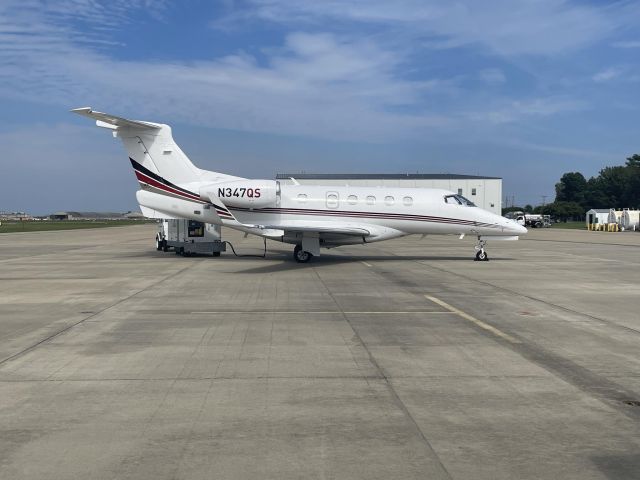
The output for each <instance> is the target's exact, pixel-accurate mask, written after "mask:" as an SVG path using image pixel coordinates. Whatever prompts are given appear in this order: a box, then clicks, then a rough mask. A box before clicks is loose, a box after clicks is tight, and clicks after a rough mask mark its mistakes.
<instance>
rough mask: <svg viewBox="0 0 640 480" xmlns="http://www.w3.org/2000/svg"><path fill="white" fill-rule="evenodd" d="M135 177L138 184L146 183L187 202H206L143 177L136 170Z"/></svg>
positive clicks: (145, 176)
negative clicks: (186, 199) (183, 198)
mask: <svg viewBox="0 0 640 480" xmlns="http://www.w3.org/2000/svg"><path fill="white" fill-rule="evenodd" d="M136 177H137V178H138V180H139V181H140V182H143V183H146V184H148V185H152V186H154V187H156V188H159V189H160V190H165V191H167V192H170V193H173V194H174V195H179V196H181V197H185V198H188V199H189V200H193V201H196V202H199V203H206V202H203V201H202V200H201V199H200V198H199V197H196V196H195V195H192V194H187V193H184V192H181V191H180V190H176V189H175V188H171V187H169V186H167V185H165V184H164V183H161V182H159V181H157V180H156V179H154V178H151V177H149V176H148V175H145V174H144V173H142V172H139V171H137V170H136Z"/></svg>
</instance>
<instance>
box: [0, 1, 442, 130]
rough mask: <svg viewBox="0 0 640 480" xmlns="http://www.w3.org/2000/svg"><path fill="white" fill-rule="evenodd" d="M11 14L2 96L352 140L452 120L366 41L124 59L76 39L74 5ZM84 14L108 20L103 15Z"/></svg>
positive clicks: (308, 37)
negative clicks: (262, 57) (427, 106)
mask: <svg viewBox="0 0 640 480" xmlns="http://www.w3.org/2000/svg"><path fill="white" fill-rule="evenodd" d="M80 3H82V4H84V3H85V2H80ZM7 10H9V9H5V10H4V11H3V12H1V13H3V14H4V16H5V20H6V22H0V36H4V38H5V40H6V48H3V49H2V50H1V51H0V95H4V96H6V97H11V98H14V99H15V98H19V99H22V100H24V101H30V102H44V103H52V104H57V105H61V106H64V107H65V108H69V107H73V106H78V105H92V106H93V107H94V108H97V109H112V110H115V111H116V112H122V113H127V114H129V115H133V116H136V117H141V116H150V119H152V120H153V119H157V120H163V119H166V120H169V118H171V119H172V121H185V122H190V123H195V124H202V125H206V126H213V127H222V128H230V129H238V130H249V131H262V132H274V133H283V132H285V133H288V134H300V135H314V136H323V137H331V138H345V139H363V138H364V139H382V138H389V137H398V136H405V135H416V134H417V133H418V132H420V131H421V130H423V129H424V128H426V127H437V126H440V125H446V124H447V123H448V122H449V119H447V118H446V117H445V116H441V115H437V114H433V113H425V112H420V111H418V109H416V108H415V107H414V105H416V104H420V103H421V100H422V99H423V97H424V96H425V95H429V94H430V93H431V92H432V91H433V90H434V89H437V88H438V87H439V85H440V84H439V83H438V82H437V81H434V80H432V81H420V80H411V81H410V80H404V79H401V78H399V76H398V75H397V74H396V69H397V68H398V66H399V65H400V64H401V62H402V61H403V58H402V57H401V56H399V55H398V54H397V52H391V51H387V50H385V49H384V48H381V47H380V46H379V45H377V44H375V43H372V42H370V41H367V40H357V39H351V38H345V37H341V36H337V35H332V34H323V33H321V34H307V33H291V34H289V35H287V36H286V39H285V43H284V45H282V46H281V47H280V48H277V49H272V50H271V51H269V52H267V60H266V63H264V62H263V63H259V62H258V61H257V60H256V59H255V58H254V57H252V56H251V55H248V54H233V55H227V56H223V57H219V58H217V59H214V60H209V61H199V62H179V61H176V62H170V63H169V62H166V63H161V62H143V61H123V60H117V59H114V58H111V57H109V56H107V55H105V54H103V53H100V50H99V49H96V48H90V47H89V46H87V45H86V44H78V43H77V42H73V41H70V40H69V38H70V37H73V36H74V35H75V34H76V33H77V32H74V30H73V29H72V28H71V27H70V26H69V24H70V22H67V21H66V17H65V15H67V14H69V13H68V12H69V10H68V9H64V10H63V13H60V14H59V16H62V17H65V21H63V22H56V21H53V20H52V18H57V17H56V15H58V13H57V14H56V15H53V16H52V14H51V12H49V11H46V10H38V9H36V8H31V9H29V8H20V9H19V12H18V14H11V15H10V14H8V12H7ZM9 13H11V12H9ZM85 17H86V18H91V21H95V22H99V21H100V18H101V16H100V12H98V13H97V14H95V15H91V14H90V13H89V12H86V13H82V18H85ZM10 24H11V27H7V25H10ZM108 25H109V24H107V26H108ZM13 31H19V34H17V35H14V33H12V32H13ZM151 117H153V118H151Z"/></svg>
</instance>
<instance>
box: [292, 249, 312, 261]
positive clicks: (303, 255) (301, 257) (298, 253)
mask: <svg viewBox="0 0 640 480" xmlns="http://www.w3.org/2000/svg"><path fill="white" fill-rule="evenodd" d="M311 257H313V255H312V254H310V253H309V252H306V251H304V250H302V245H296V247H295V248H294V249H293V258H294V259H295V261H296V262H298V263H307V262H308V261H309V260H311Z"/></svg>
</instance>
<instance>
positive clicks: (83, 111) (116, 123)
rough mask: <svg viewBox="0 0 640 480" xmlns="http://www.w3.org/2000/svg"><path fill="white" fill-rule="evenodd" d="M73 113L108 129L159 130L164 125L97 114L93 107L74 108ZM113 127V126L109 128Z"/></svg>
mask: <svg viewBox="0 0 640 480" xmlns="http://www.w3.org/2000/svg"><path fill="white" fill-rule="evenodd" d="M71 112H73V113H77V114H78V115H82V116H83V117H89V118H92V119H94V120H96V125H98V126H99V127H106V128H114V127H115V128H116V129H117V128H121V127H122V128H135V129H138V130H159V129H160V128H162V125H159V124H157V123H151V122H142V121H140V120H128V119H126V118H122V117H117V116H115V115H110V114H108V113H103V112H96V111H94V110H92V109H91V107H81V108H74V109H73V110H71ZM109 125H111V126H112V127H111V126H109Z"/></svg>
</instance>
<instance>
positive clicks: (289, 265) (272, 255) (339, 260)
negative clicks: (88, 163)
mask: <svg viewBox="0 0 640 480" xmlns="http://www.w3.org/2000/svg"><path fill="white" fill-rule="evenodd" d="M162 255H163V254H158V255H157V254H156V252H153V253H152V254H150V255H145V256H148V257H152V256H153V257H155V256H162ZM165 255H166V254H165ZM178 258H179V259H181V260H185V259H187V260H189V259H190V260H204V259H209V260H211V261H212V262H216V263H217V262H223V263H227V262H234V265H238V263H237V262H243V261H252V262H255V261H266V262H267V263H266V265H261V266H258V267H252V268H248V269H246V270H234V271H233V272H229V273H250V274H255V273H275V272H284V271H289V270H300V269H306V268H322V267H330V266H335V265H344V264H357V263H360V262H403V261H414V262H420V261H422V262H425V261H446V262H451V261H453V262H473V258H472V257H469V256H459V257H454V256H443V255H401V256H400V255H363V256H351V255H332V254H328V253H323V254H322V256H320V257H314V258H313V259H312V260H311V261H310V262H309V263H297V262H296V261H295V260H293V258H291V254H290V253H289V252H278V251H276V252H269V251H267V256H266V257H264V258H263V257H262V256H261V255H251V254H249V255H240V256H237V257H236V256H234V255H223V256H221V257H218V258H215V259H214V258H210V257H209V256H207V255H194V256H191V257H187V258H185V257H181V256H177V257H176V259H178ZM514 260H516V259H514V258H509V257H499V258H498V257H496V258H491V261H492V262H504V261H507V262H508V261H514ZM276 261H277V263H274V262H276ZM480 263H483V262H480Z"/></svg>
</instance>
